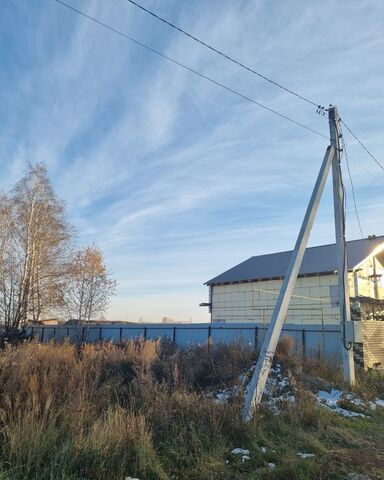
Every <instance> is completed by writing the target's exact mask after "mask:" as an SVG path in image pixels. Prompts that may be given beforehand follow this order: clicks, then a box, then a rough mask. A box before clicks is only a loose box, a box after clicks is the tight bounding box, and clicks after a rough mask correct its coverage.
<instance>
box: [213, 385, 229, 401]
mask: <svg viewBox="0 0 384 480" xmlns="http://www.w3.org/2000/svg"><path fill="white" fill-rule="evenodd" d="M231 396H232V391H231V390H230V389H228V388H227V389H225V390H221V391H220V392H217V393H216V394H215V401H216V402H217V403H227V402H228V400H229V399H230V398H231Z"/></svg>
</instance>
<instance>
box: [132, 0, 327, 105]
mask: <svg viewBox="0 0 384 480" xmlns="http://www.w3.org/2000/svg"><path fill="white" fill-rule="evenodd" d="M128 2H129V3H131V4H132V5H134V6H135V7H137V8H140V9H141V10H143V11H144V12H146V13H148V14H149V15H152V17H154V18H156V19H157V20H160V21H161V22H163V23H165V24H167V25H169V26H170V27H172V28H174V29H175V30H178V31H179V32H180V33H182V34H183V35H186V36H187V37H189V38H191V39H192V40H194V41H195V42H197V43H200V44H201V45H203V46H204V47H207V48H209V50H212V51H213V52H215V53H217V54H218V55H220V56H222V57H224V58H226V59H227V60H229V61H230V62H232V63H235V64H236V65H238V66H239V67H242V68H245V69H246V70H248V71H249V72H251V73H253V74H254V75H257V76H258V77H260V78H262V79H263V80H266V81H267V82H269V83H271V84H272V85H275V86H276V87H278V88H281V89H282V90H285V91H286V92H288V93H290V94H291V95H294V96H295V97H297V98H300V99H301V100H304V102H307V103H310V104H311V105H314V106H315V107H317V108H319V109H323V107H321V105H319V104H318V103H316V102H313V101H312V100H310V99H309V98H306V97H304V96H303V95H300V94H299V93H297V92H294V91H293V90H291V89H289V88H287V87H285V86H284V85H281V84H280V83H278V82H276V81H274V80H272V79H271V78H269V77H267V76H265V75H263V74H262V73H260V72H257V71H256V70H254V69H253V68H251V67H248V66H247V65H245V64H244V63H242V62H240V61H239V60H236V59H235V58H233V57H231V56H229V55H227V54H226V53H224V52H222V51H220V50H218V49H217V48H215V47H213V46H212V45H209V44H208V43H206V42H204V41H203V40H200V39H199V38H197V37H195V36H194V35H192V34H191V33H188V32H187V31H185V30H183V29H182V28H180V27H178V26H177V25H175V24H174V23H172V22H170V21H169V20H166V19H165V18H163V17H160V15H157V14H156V13H154V12H152V11H151V10H149V9H148V8H145V7H143V5H140V4H139V3H136V2H135V1H134V0H128Z"/></svg>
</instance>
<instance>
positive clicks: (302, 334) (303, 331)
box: [301, 328, 306, 358]
mask: <svg viewBox="0 0 384 480" xmlns="http://www.w3.org/2000/svg"><path fill="white" fill-rule="evenodd" d="M301 341H302V343H303V358H305V352H306V348H305V329H304V328H303V329H302V330H301Z"/></svg>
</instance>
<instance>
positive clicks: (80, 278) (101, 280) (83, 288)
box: [63, 246, 116, 322]
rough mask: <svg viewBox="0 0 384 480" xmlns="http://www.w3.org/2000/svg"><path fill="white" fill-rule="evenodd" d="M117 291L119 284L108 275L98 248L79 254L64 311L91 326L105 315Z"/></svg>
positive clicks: (70, 275)
mask: <svg viewBox="0 0 384 480" xmlns="http://www.w3.org/2000/svg"><path fill="white" fill-rule="evenodd" d="M115 290H116V281H115V280H113V279H112V278H111V276H110V274H109V272H108V271H107V268H106V266H105V263H104V258H103V254H102V252H101V250H100V249H98V248H97V247H95V246H89V247H85V248H83V249H80V250H79V251H77V252H76V253H75V255H74V258H73V261H72V263H71V265H70V267H69V269H68V276H67V278H66V287H65V292H64V298H63V307H64V311H65V313H66V315H67V316H68V317H69V318H71V319H75V320H78V321H79V322H89V321H90V320H91V319H92V318H95V317H96V316H97V315H100V314H101V313H103V312H105V310H106V309H107V307H108V302H109V299H110V297H111V296H112V295H114V293H115Z"/></svg>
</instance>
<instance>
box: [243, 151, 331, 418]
mask: <svg viewBox="0 0 384 480" xmlns="http://www.w3.org/2000/svg"><path fill="white" fill-rule="evenodd" d="M334 157H335V149H334V147H333V146H332V145H330V146H329V147H328V148H327V151H326V153H325V156H324V160H323V163H322V165H321V168H320V172H319V175H318V177H317V181H316V184H315V188H314V189H313V192H312V196H311V199H310V201H309V205H308V208H307V211H306V213H305V217H304V220H303V223H302V225H301V229H300V232H299V236H298V237H297V241H296V245H295V249H294V250H293V252H292V255H291V260H290V262H289V266H288V271H287V274H286V275H285V278H284V282H283V285H282V287H281V290H280V293H279V296H278V298H277V301H276V305H275V308H274V310H273V314H272V318H271V322H270V324H269V326H268V330H267V332H266V334H265V337H264V341H263V346H262V348H261V351H260V355H259V358H258V360H257V364H256V369H255V372H254V374H253V377H252V379H251V381H250V383H249V385H248V387H247V392H246V397H245V402H244V408H243V419H244V420H246V421H249V420H250V419H251V418H252V416H253V412H254V409H255V407H256V405H258V404H259V403H260V402H261V398H262V396H263V391H264V387H265V384H266V383H267V379H268V375H269V371H270V369H271V365H272V361H273V357H274V355H275V351H276V346H277V342H278V341H279V338H280V333H281V329H282V328H283V323H284V319H285V316H286V314H287V310H288V306H289V302H290V300H291V296H292V292H293V289H294V288H295V283H296V279H297V275H298V274H299V271H300V266H301V262H302V260H303V257H304V254H305V249H306V247H307V243H308V238H309V234H310V233H311V229H312V225H313V222H314V220H315V217H316V213H317V209H318V206H319V203H320V199H321V195H322V193H323V190H324V186H325V184H326V181H327V177H328V173H329V170H330V169H331V165H332V161H333V159H334Z"/></svg>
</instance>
